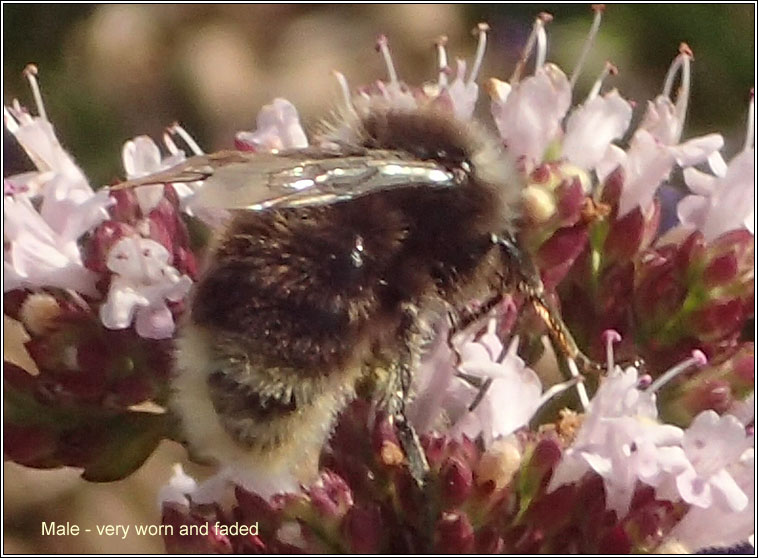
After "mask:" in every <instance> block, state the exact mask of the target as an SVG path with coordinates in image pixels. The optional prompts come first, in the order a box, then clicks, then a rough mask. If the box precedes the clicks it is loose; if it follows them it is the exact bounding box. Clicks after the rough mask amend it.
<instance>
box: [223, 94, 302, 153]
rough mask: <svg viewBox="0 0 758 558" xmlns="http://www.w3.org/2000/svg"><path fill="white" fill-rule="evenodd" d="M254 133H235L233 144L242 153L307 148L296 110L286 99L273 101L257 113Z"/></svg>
mask: <svg viewBox="0 0 758 558" xmlns="http://www.w3.org/2000/svg"><path fill="white" fill-rule="evenodd" d="M257 125H258V127H257V129H256V130H255V132H237V135H236V136H235V139H234V142H235V145H236V146H237V148H238V149H240V150H242V151H280V150H282V149H297V148H301V147H308V138H307V137H306V136H305V132H304V131H303V127H302V126H301V125H300V117H299V116H298V114H297V109H296V108H295V106H294V105H293V104H292V103H290V102H289V101H288V100H287V99H281V98H278V99H274V101H273V102H272V103H271V104H270V105H266V106H264V107H263V108H262V109H261V110H260V112H259V113H258V118H257Z"/></svg>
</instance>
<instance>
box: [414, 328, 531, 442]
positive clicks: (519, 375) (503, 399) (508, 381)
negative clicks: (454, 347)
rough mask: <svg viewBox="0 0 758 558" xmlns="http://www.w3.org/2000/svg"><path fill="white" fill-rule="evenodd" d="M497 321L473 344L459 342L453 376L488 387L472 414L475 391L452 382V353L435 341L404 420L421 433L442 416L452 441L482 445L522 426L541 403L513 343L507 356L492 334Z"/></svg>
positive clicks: (463, 383)
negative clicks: (458, 360) (460, 439)
mask: <svg viewBox="0 0 758 558" xmlns="http://www.w3.org/2000/svg"><path fill="white" fill-rule="evenodd" d="M495 327H496V320H495V319H492V320H490V321H489V323H488V328H487V332H486V333H485V334H484V335H482V336H481V337H480V338H479V339H477V340H476V341H473V340H469V341H465V342H463V343H460V342H459V345H458V346H459V354H460V358H461V364H460V366H459V367H458V371H459V372H460V373H461V374H462V375H464V376H465V377H466V378H468V379H476V381H479V382H480V383H484V382H486V381H489V382H490V384H489V387H488V389H487V391H486V393H485V394H484V396H483V397H482V399H481V400H480V401H479V402H478V403H477V405H476V406H475V408H474V409H473V410H469V408H470V407H471V405H472V404H473V403H474V401H475V400H476V398H477V395H478V394H479V388H478V387H474V386H473V385H471V383H469V382H468V381H466V380H463V379H461V378H459V377H455V374H454V372H455V370H454V368H453V366H452V355H451V351H450V350H449V348H448V347H447V344H446V342H445V340H446V338H447V336H446V335H439V336H438V339H442V341H439V340H438V345H436V346H435V347H434V348H433V349H432V350H431V357H430V358H429V359H428V360H427V361H426V362H425V364H424V366H423V367H422V370H421V372H420V374H419V375H417V376H418V377H417V379H416V389H417V393H418V395H417V397H416V399H415V400H414V401H413V404H412V405H411V408H410V409H409V416H410V418H411V420H412V421H413V423H414V426H416V427H417V428H418V429H419V430H420V431H421V432H424V431H426V430H428V429H430V428H431V427H432V426H433V425H434V424H435V421H436V419H437V418H438V416H439V414H440V413H441V412H444V413H445V415H446V416H447V418H448V419H449V420H450V422H451V423H452V427H451V432H452V433H453V434H454V435H466V436H468V437H469V438H472V439H473V438H476V437H477V436H479V435H481V436H482V439H483V440H484V443H485V444H486V445H488V446H489V445H491V444H492V442H493V441H494V440H496V439H497V438H500V437H502V436H507V435H508V434H510V433H512V432H513V431H515V430H517V429H518V428H520V427H522V426H524V425H526V424H527V423H528V422H529V420H530V419H531V418H532V416H533V415H534V413H535V412H536V411H537V409H538V408H539V407H540V406H541V405H542V404H543V403H544V402H545V399H544V397H543V394H542V384H541V382H540V380H539V377H538V376H537V374H536V373H535V372H534V371H533V370H531V369H529V368H527V367H526V365H525V364H524V361H523V360H522V359H521V358H520V357H519V356H518V355H517V354H516V349H517V347H518V338H514V339H513V341H512V342H511V344H510V346H509V347H508V350H507V351H505V352H504V351H503V349H504V347H503V344H502V343H501V342H500V339H499V338H498V337H497V335H496V334H495Z"/></svg>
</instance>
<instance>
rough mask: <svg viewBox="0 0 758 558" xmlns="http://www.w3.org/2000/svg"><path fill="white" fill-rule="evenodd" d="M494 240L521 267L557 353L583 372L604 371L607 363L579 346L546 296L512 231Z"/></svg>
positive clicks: (525, 288)
mask: <svg viewBox="0 0 758 558" xmlns="http://www.w3.org/2000/svg"><path fill="white" fill-rule="evenodd" d="M492 242H493V243H494V244H497V245H498V246H500V248H501V249H502V250H503V252H504V254H505V256H506V258H508V259H509V260H510V261H511V263H512V264H513V266H512V267H513V268H514V269H516V270H518V274H519V279H518V290H519V291H520V292H521V293H523V294H524V295H525V296H526V298H527V300H529V302H530V303H531V305H532V307H533V308H534V310H535V311H536V312H537V315H538V316H539V317H540V318H541V319H542V321H543V322H544V323H545V325H546V326H547V330H548V334H549V335H550V340H551V341H552V343H553V347H554V348H555V349H556V352H557V354H559V355H560V356H562V357H563V358H564V359H565V360H570V361H572V362H574V363H576V365H577V366H578V367H579V369H580V370H581V371H582V372H583V373H587V372H592V373H599V372H602V370H603V369H604V366H603V365H602V364H600V363H598V362H595V361H594V360H592V359H591V358H589V357H588V356H587V355H585V354H584V353H583V352H582V351H581V350H580V349H579V347H578V346H577V344H576V341H575V340H574V337H573V335H571V332H570V331H569V329H568V327H567V326H566V324H565V322H564V321H563V318H561V315H560V313H559V312H558V310H557V309H556V308H555V306H554V305H553V304H552V303H551V302H550V301H549V300H548V299H547V298H546V297H545V287H544V285H543V284H542V279H541V278H540V274H539V271H538V270H537V268H536V267H535V265H534V262H532V260H531V258H529V256H528V255H527V254H526V253H525V252H523V251H522V250H521V249H520V248H519V247H518V244H517V243H516V240H515V239H514V238H513V236H511V235H510V234H503V235H492Z"/></svg>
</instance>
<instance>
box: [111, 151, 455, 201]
mask: <svg viewBox="0 0 758 558" xmlns="http://www.w3.org/2000/svg"><path fill="white" fill-rule="evenodd" d="M200 180H202V181H204V183H203V185H202V187H200V188H199V190H198V191H197V193H196V194H195V196H194V198H193V200H192V202H191V204H192V205H193V206H195V207H207V208H218V209H250V210H253V211H261V210H264V209H269V208H283V207H305V206H317V205H329V204H332V203H337V202H340V201H345V200H349V199H354V198H356V197H359V196H364V195H367V194H370V193H372V192H378V191H385V190H391V189H395V188H408V187H418V186H427V187H428V186H431V187H437V188H440V187H441V188H444V187H452V186H455V185H456V179H455V176H454V175H453V173H451V172H450V171H448V170H447V169H445V168H444V167H443V166H441V165H439V164H437V163H434V162H431V161H417V160H408V159H404V158H402V156H401V155H399V154H398V153H394V152H391V151H366V152H365V153H362V154H360V155H353V154H349V155H343V154H340V153H338V152H334V151H321V150H318V149H305V150H297V151H288V152H282V153H278V154H274V153H247V152H241V151H221V152H218V153H212V154H208V155H199V156H196V157H191V158H190V159H187V160H186V161H184V162H183V163H180V164H179V165H177V166H175V167H173V168H170V169H168V170H165V171H162V172H159V173H156V174H152V175H150V176H145V177H142V178H138V179H134V180H129V181H126V182H122V183H121V184H117V185H115V186H112V187H111V190H119V189H124V188H134V187H138V186H144V185H148V184H169V183H172V182H194V181H200Z"/></svg>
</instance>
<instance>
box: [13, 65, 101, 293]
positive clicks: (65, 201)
mask: <svg viewBox="0 0 758 558" xmlns="http://www.w3.org/2000/svg"><path fill="white" fill-rule="evenodd" d="M26 73H27V77H28V78H29V80H30V82H31V84H32V90H33V92H34V93H35V98H36V101H37V109H38V111H39V113H40V116H34V117H33V116H31V115H30V114H29V113H28V112H27V111H26V110H25V109H24V108H23V107H21V106H20V105H19V104H18V101H14V103H13V106H12V107H4V109H3V110H4V117H5V126H6V127H7V128H8V130H9V131H10V132H11V133H12V134H13V135H14V136H15V137H16V139H17V140H18V142H19V143H20V144H21V146H22V147H23V148H24V150H25V151H26V153H27V154H28V155H29V158H30V159H31V160H32V162H33V163H34V164H35V166H36V167H37V171H33V172H28V173H24V174H23V175H17V176H11V177H9V178H7V179H5V184H6V190H9V191H10V192H11V193H12V194H13V195H11V196H5V197H4V201H3V215H4V217H5V230H4V240H5V249H4V254H3V256H4V257H3V267H4V270H5V279H4V282H3V289H4V290H5V291H8V290H11V289H16V288H38V287H57V288H62V289H73V290H75V291H77V292H79V293H82V294H87V295H95V294H96V293H97V290H96V289H95V280H96V276H95V275H94V274H93V273H92V272H90V271H89V270H87V269H86V268H85V267H84V265H83V263H82V257H81V254H80V252H79V246H78V244H77V241H78V239H79V238H80V237H81V236H82V235H84V234H85V233H87V232H89V231H90V230H92V229H93V228H95V227H96V226H97V225H98V224H99V223H101V222H102V221H103V220H105V219H106V218H107V217H108V212H107V210H106V208H107V207H108V206H109V205H110V203H111V200H110V196H109V195H108V193H107V192H105V191H101V192H98V193H95V192H93V191H92V188H90V186H89V184H88V182H87V179H86V178H85V176H84V174H83V173H82V171H81V170H79V167H77V166H76V164H75V163H74V161H73V159H72V158H71V156H70V155H69V154H68V153H66V151H65V150H64V149H63V148H62V147H61V145H60V142H59V141H58V138H57V137H56V136H55V132H54V130H53V126H52V124H50V122H49V121H48V120H47V118H46V116H45V109H44V105H43V104H42V99H41V97H40V95H39V89H38V85H37V82H36V78H35V75H36V69H34V67H29V68H27V72H26ZM39 197H41V198H42V199H41V201H40V202H38V207H39V211H38V210H37V209H35V206H33V205H32V203H31V201H30V199H31V198H39Z"/></svg>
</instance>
